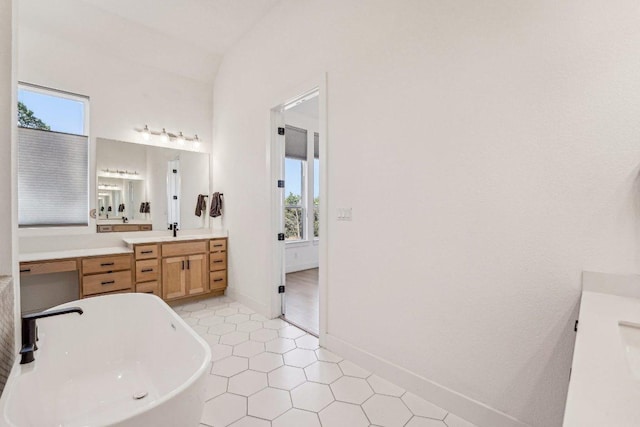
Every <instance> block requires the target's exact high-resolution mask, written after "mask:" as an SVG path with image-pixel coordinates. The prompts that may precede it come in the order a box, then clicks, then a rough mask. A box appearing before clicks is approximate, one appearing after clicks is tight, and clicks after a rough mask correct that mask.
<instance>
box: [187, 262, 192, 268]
mask: <svg viewBox="0 0 640 427" xmlns="http://www.w3.org/2000/svg"><path fill="white" fill-rule="evenodd" d="M187 270H191V260H187Z"/></svg>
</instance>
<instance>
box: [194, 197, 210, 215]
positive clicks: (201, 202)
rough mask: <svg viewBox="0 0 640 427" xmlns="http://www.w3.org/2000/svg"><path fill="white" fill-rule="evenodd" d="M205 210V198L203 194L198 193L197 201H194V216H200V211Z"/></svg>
mask: <svg viewBox="0 0 640 427" xmlns="http://www.w3.org/2000/svg"><path fill="white" fill-rule="evenodd" d="M206 210H207V200H206V197H205V196H204V194H198V201H197V202H196V216H202V211H206Z"/></svg>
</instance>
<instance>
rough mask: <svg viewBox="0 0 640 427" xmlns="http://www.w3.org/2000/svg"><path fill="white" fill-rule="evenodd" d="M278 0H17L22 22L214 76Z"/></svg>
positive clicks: (188, 73) (203, 77)
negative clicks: (230, 53) (225, 56)
mask: <svg viewBox="0 0 640 427" xmlns="http://www.w3.org/2000/svg"><path fill="white" fill-rule="evenodd" d="M277 2H278V0H53V1H52V0H49V1H43V0H19V8H18V10H19V20H18V26H19V27H20V26H26V27H30V28H32V29H35V30H37V31H41V32H45V33H47V34H51V35H53V36H56V37H61V38H63V39H67V40H72V41H74V42H75V43H77V44H80V45H85V46H86V47H87V48H90V49H93V50H99V51H101V52H104V53H107V54H112V55H115V56H118V57H123V58H125V59H128V60H133V61H139V62H144V63H145V64H148V65H150V66H154V67H158V68H162V69H166V70H168V71H170V72H174V73H177V74H180V75H183V76H185V77H189V78H193V79H196V80H200V81H204V82H212V81H213V79H214V78H215V73H216V71H217V69H218V66H219V65H220V62H221V60H222V56H223V55H224V54H225V52H227V51H228V50H229V48H231V46H233V45H234V44H235V43H236V42H237V41H238V40H239V39H240V38H241V37H242V36H243V35H244V34H245V33H246V32H247V31H249V30H250V29H251V28H252V27H253V26H254V25H255V24H256V23H257V22H258V21H259V20H260V19H261V18H262V17H263V16H265V15H266V13H267V12H268V11H269V10H270V9H271V8H272V7H273V6H274V5H275V4H276V3H277Z"/></svg>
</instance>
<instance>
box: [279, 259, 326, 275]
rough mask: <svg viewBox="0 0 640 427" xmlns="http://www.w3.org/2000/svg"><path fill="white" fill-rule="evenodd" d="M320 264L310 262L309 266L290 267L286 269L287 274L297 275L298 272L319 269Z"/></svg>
mask: <svg viewBox="0 0 640 427" xmlns="http://www.w3.org/2000/svg"><path fill="white" fill-rule="evenodd" d="M319 265H320V264H319V263H318V262H317V261H316V262H310V263H307V264H296V265H289V266H287V267H286V268H285V272H286V273H295V272H296V271H302V270H309V269H312V268H318V266H319Z"/></svg>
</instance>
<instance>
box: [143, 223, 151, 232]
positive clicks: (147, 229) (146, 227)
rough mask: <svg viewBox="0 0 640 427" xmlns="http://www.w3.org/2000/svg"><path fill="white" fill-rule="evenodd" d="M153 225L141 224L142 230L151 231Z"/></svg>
mask: <svg viewBox="0 0 640 427" xmlns="http://www.w3.org/2000/svg"><path fill="white" fill-rule="evenodd" d="M152 227H153V226H152V225H151V224H143V225H141V226H140V231H151V229H152Z"/></svg>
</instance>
